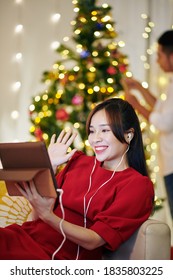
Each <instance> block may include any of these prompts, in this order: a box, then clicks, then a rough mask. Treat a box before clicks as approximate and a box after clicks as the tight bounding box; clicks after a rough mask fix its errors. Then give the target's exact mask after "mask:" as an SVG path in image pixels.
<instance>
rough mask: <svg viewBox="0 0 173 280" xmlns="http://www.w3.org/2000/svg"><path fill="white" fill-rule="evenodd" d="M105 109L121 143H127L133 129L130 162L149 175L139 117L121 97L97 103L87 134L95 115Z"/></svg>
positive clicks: (89, 118) (114, 132)
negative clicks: (126, 135) (126, 137)
mask: <svg viewBox="0 0 173 280" xmlns="http://www.w3.org/2000/svg"><path fill="white" fill-rule="evenodd" d="M103 109H104V110H105V112H106V115H107V118H108V120H109V124H110V127H111V130H112V132H113V134H114V135H115V137H116V138H117V139H118V140H119V141H120V142H121V143H127V141H126V139H125V134H126V133H128V132H129V131H130V130H133V132H134V136H133V139H132V140H131V142H130V148H129V150H128V152H127V160H128V164H129V166H130V167H133V168H134V169H136V170H137V171H138V172H140V173H141V174H142V175H145V176H148V171H147V166H146V160H145V154H144V146H143V141H142V133H141V129H140V124H139V119H138V117H137V115H136V112H135V110H134V109H133V107H132V106H131V104H129V103H128V102H127V101H125V100H123V99H121V98H111V99H107V100H105V101H103V102H102V103H99V104H98V105H96V107H95V108H94V109H93V110H92V111H91V113H90V114H89V116H88V119H87V123H86V130H87V134H88V135H89V127H90V123H91V119H92V117H93V115H94V114H95V113H96V112H98V111H100V110H103ZM127 144H128V143H127Z"/></svg>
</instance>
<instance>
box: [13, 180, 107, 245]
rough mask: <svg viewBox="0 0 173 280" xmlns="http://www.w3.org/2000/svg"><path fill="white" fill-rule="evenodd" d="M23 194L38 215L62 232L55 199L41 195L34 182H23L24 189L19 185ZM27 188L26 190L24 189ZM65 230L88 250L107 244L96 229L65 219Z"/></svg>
mask: <svg viewBox="0 0 173 280" xmlns="http://www.w3.org/2000/svg"><path fill="white" fill-rule="evenodd" d="M17 187H18V189H19V191H20V192H21V193H22V195H23V196H24V197H25V198H26V199H27V200H28V201H29V202H30V204H31V205H32V206H33V208H34V209H35V211H36V213H37V217H39V218H40V219H42V220H43V221H44V222H45V223H47V224H49V225H50V226H51V227H53V228H54V229H55V230H57V231H58V232H60V233H61V227H60V223H61V221H62V219H61V218H59V217H58V216H56V215H55V214H54V212H53V208H54V203H55V199H54V198H48V197H41V196H40V195H39V193H38V192H37V190H36V187H35V185H34V182H33V181H31V182H30V186H29V187H28V184H26V183H25V182H23V189H22V188H20V186H17ZM24 189H25V190H24ZM62 227H63V231H64V234H65V236H66V238H67V239H69V240H70V241H72V242H74V243H76V244H78V245H80V246H82V247H84V248H85V249H87V250H93V249H95V248H97V247H99V246H102V245H103V244H105V241H104V240H103V239H102V238H101V236H99V235H98V234H97V233H96V232H95V231H93V230H90V229H87V228H84V227H81V226H78V225H75V224H72V223H69V222H67V221H65V220H63V224H62Z"/></svg>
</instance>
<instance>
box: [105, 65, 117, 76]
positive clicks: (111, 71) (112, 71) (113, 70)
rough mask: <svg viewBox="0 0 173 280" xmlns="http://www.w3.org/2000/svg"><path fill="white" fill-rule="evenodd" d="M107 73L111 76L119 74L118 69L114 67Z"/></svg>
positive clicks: (109, 68)
mask: <svg viewBox="0 0 173 280" xmlns="http://www.w3.org/2000/svg"><path fill="white" fill-rule="evenodd" d="M106 71H107V73H108V74H110V75H115V74H116V72H117V70H116V68H115V67H113V66H109V67H108V69H107V70H106Z"/></svg>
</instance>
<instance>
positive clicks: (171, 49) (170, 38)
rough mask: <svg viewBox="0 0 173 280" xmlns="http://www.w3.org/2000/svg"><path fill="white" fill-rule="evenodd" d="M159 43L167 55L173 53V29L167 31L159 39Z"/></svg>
mask: <svg viewBox="0 0 173 280" xmlns="http://www.w3.org/2000/svg"><path fill="white" fill-rule="evenodd" d="M158 44H159V45H161V46H162V50H163V52H164V53H166V54H167V55H169V54H171V53H173V29H171V30H168V31H165V32H164V33H163V34H162V35H161V36H160V37H159V39H158Z"/></svg>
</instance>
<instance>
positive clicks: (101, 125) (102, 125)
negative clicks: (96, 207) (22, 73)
mask: <svg viewBox="0 0 173 280" xmlns="http://www.w3.org/2000/svg"><path fill="white" fill-rule="evenodd" d="M99 126H100V127H104V126H109V127H110V125H109V124H108V123H106V124H99ZM89 127H94V126H93V125H90V126H89Z"/></svg>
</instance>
